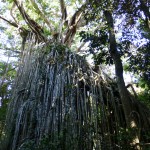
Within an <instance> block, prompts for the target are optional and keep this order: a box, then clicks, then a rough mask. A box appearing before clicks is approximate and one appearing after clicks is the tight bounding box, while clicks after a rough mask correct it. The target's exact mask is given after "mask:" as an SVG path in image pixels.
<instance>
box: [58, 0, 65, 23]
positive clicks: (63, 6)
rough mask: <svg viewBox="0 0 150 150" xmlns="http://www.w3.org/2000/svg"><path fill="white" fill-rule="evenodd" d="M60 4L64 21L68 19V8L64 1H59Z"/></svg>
mask: <svg viewBox="0 0 150 150" xmlns="http://www.w3.org/2000/svg"><path fill="white" fill-rule="evenodd" d="M59 2H60V8H61V14H62V20H66V18H67V10H66V6H65V2H64V0H59Z"/></svg>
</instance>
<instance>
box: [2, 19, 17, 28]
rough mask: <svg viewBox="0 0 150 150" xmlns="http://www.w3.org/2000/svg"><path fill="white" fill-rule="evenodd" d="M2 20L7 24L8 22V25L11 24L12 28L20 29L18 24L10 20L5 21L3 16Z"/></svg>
mask: <svg viewBox="0 0 150 150" xmlns="http://www.w3.org/2000/svg"><path fill="white" fill-rule="evenodd" d="M0 18H1V19H2V20H4V21H5V22H7V23H8V24H10V25H12V26H14V27H16V28H18V27H19V26H18V24H16V23H15V22H12V21H9V20H7V19H5V18H4V17H2V16H0Z"/></svg>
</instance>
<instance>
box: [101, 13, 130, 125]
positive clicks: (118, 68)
mask: <svg viewBox="0 0 150 150" xmlns="http://www.w3.org/2000/svg"><path fill="white" fill-rule="evenodd" d="M104 14H105V17H106V20H107V24H108V29H109V42H110V55H111V57H112V59H113V61H114V64H115V73H116V79H117V84H118V89H119V93H120V96H121V100H122V105H123V109H124V113H125V118H126V123H127V126H128V127H129V126H130V119H129V117H130V113H131V110H132V109H131V99H130V97H129V94H128V91H127V88H126V86H125V82H124V78H123V65H122V61H121V58H120V54H119V52H118V50H117V44H116V39H115V33H114V24H113V17H112V14H111V13H110V12H109V11H105V12H104Z"/></svg>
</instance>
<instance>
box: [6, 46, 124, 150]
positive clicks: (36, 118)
mask: <svg viewBox="0 0 150 150" xmlns="http://www.w3.org/2000/svg"><path fill="white" fill-rule="evenodd" d="M62 49H63V51H62ZM102 76H103V75H102V74H101V75H100V74H97V73H96V72H94V71H93V70H92V69H91V68H90V67H89V65H88V64H87V63H86V61H85V59H84V58H82V57H81V56H79V55H77V54H74V53H72V52H69V50H67V48H62V47H61V46H60V45H58V44H53V45H45V46H39V47H37V48H33V46H32V44H31V45H30V46H29V47H28V50H26V51H24V55H23V60H22V62H21V64H20V67H19V69H18V74H17V78H16V82H15V85H14V89H13V98H12V101H11V103H10V106H9V112H8V115H7V122H6V133H5V135H6V136H7V137H5V139H7V141H6V144H5V145H7V149H10V150H23V149H24V147H25V146H28V145H27V143H29V145H30V146H33V147H34V148H35V147H36V148H37V149H38V147H40V145H42V144H43V145H42V146H43V150H46V149H47V150H49V149H57V150H59V149H60V150H92V149H97V150H101V149H102V150H106V149H108V150H109V149H120V148H121V144H120V141H119V140H118V139H117V137H118V136H119V127H124V126H125V121H124V120H125V118H124V114H123V109H122V105H121V102H120V97H119V94H118V92H117V89H116V84H115V83H113V82H112V81H110V83H108V82H107V80H106V78H105V76H103V77H102ZM111 82H112V83H111ZM44 140H45V142H47V143H46V144H45V145H44V142H43V141H44ZM46 140H47V141H46ZM40 143H41V144H40ZM41 149H42V148H41Z"/></svg>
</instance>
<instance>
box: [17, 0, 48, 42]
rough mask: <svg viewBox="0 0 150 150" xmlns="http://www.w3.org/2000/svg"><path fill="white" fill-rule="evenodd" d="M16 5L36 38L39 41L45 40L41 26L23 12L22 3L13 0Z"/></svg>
mask: <svg viewBox="0 0 150 150" xmlns="http://www.w3.org/2000/svg"><path fill="white" fill-rule="evenodd" d="M14 2H15V4H16V6H17V7H18V9H19V11H20V13H21V15H22V17H23V19H24V20H25V22H26V23H27V25H28V26H29V28H30V29H31V30H32V32H33V33H35V35H36V37H37V39H38V40H39V41H46V38H45V37H44V35H43V29H42V27H41V26H39V25H38V24H37V23H36V22H35V21H34V20H33V19H31V18H30V16H29V15H28V14H27V13H26V12H25V10H24V8H23V6H22V4H19V3H18V1H17V0H14Z"/></svg>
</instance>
